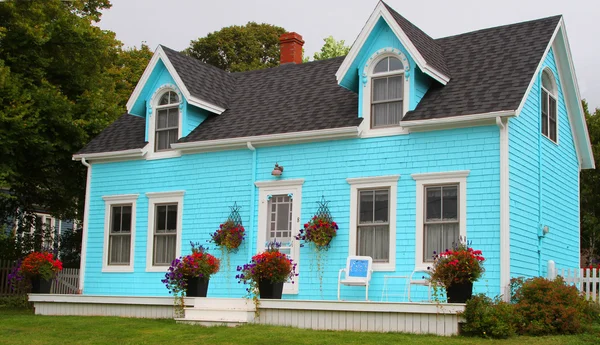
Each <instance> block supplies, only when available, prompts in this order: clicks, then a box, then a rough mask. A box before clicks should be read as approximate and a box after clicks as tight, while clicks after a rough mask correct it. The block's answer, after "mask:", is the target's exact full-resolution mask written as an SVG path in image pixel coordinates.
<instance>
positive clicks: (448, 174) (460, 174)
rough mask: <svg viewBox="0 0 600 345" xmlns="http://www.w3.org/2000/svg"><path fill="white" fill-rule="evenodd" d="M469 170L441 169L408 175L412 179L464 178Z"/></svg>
mask: <svg viewBox="0 0 600 345" xmlns="http://www.w3.org/2000/svg"><path fill="white" fill-rule="evenodd" d="M470 172H471V171H470V170H457V171H443V172H431V173H420V174H412V175H410V176H411V177H412V178H413V180H415V181H421V180H445V179H458V178H466V177H467V176H469V173H470Z"/></svg>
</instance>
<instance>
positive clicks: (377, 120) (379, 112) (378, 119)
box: [373, 103, 388, 127]
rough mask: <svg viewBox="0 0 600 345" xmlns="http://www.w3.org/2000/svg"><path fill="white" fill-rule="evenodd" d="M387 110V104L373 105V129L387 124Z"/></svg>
mask: <svg viewBox="0 0 600 345" xmlns="http://www.w3.org/2000/svg"><path fill="white" fill-rule="evenodd" d="M387 109H388V105H387V103H380V104H373V127H380V126H385V125H387V124H388V116H387Z"/></svg>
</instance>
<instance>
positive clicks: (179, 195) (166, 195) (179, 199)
mask: <svg viewBox="0 0 600 345" xmlns="http://www.w3.org/2000/svg"><path fill="white" fill-rule="evenodd" d="M184 194H185V192H184V191H172V192H151V193H146V197H147V198H148V239H147V242H146V244H147V245H146V272H166V271H167V270H168V269H169V266H155V265H154V261H153V260H152V254H153V249H154V218H155V217H154V211H155V209H156V204H164V203H175V202H176V203H177V239H176V240H175V241H176V242H175V243H176V247H175V257H176V258H177V257H179V256H181V232H182V224H183V195H184Z"/></svg>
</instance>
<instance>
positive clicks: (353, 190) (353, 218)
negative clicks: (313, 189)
mask: <svg viewBox="0 0 600 345" xmlns="http://www.w3.org/2000/svg"><path fill="white" fill-rule="evenodd" d="M399 179H400V175H388V176H375V177H358V178H347V179H346V182H348V184H350V229H349V230H350V234H349V241H348V256H352V255H356V243H357V232H358V229H357V227H358V191H359V190H361V189H369V188H389V189H390V206H389V207H390V214H389V224H390V243H389V245H390V247H389V253H390V257H389V261H388V262H373V271H390V272H395V271H396V213H397V204H398V180H399Z"/></svg>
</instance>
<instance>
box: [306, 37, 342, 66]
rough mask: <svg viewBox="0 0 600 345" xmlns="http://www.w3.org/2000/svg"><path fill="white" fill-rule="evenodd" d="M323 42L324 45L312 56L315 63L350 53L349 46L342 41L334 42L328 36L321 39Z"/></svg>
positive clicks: (333, 39)
mask: <svg viewBox="0 0 600 345" xmlns="http://www.w3.org/2000/svg"><path fill="white" fill-rule="evenodd" d="M323 41H325V44H323V47H321V51H320V52H316V53H315V54H314V55H313V59H314V60H315V61H317V60H325V59H331V58H334V57H338V56H345V55H348V52H349V51H350V46H347V45H346V42H344V40H339V41H336V40H335V38H333V36H329V37H327V38H325V39H323Z"/></svg>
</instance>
